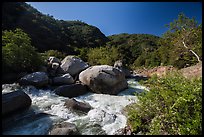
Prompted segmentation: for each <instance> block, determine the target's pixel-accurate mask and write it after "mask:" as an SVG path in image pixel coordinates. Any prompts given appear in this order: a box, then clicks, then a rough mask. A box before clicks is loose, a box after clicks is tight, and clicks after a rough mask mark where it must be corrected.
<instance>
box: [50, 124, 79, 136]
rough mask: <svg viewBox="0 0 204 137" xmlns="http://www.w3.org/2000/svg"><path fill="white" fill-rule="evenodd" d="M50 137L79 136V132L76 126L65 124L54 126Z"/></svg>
mask: <svg viewBox="0 0 204 137" xmlns="http://www.w3.org/2000/svg"><path fill="white" fill-rule="evenodd" d="M49 135H79V131H78V129H77V127H76V125H75V124H73V123H68V122H63V123H60V124H56V125H54V126H53V128H52V129H51V131H50V132H49Z"/></svg>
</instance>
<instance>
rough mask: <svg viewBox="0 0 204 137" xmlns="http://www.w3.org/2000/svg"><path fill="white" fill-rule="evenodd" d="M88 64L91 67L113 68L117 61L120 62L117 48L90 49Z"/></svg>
mask: <svg viewBox="0 0 204 137" xmlns="http://www.w3.org/2000/svg"><path fill="white" fill-rule="evenodd" d="M87 56H88V62H89V63H90V64H91V65H111V66H113V65H114V63H115V61H116V60H119V59H120V58H119V54H118V50H117V48H115V47H114V46H112V47H108V46H106V47H99V48H93V49H90V50H89V52H88V54H87Z"/></svg>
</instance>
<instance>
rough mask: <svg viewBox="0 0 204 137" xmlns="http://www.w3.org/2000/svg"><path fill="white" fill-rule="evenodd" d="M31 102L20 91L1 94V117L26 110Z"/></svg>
mask: <svg viewBox="0 0 204 137" xmlns="http://www.w3.org/2000/svg"><path fill="white" fill-rule="evenodd" d="M31 102H32V100H31V99H30V97H29V96H28V95H27V94H26V93H25V92H23V91H22V90H17V91H13V92H9V93H5V94H2V116H7V115H9V114H13V113H17V112H18V111H23V110H26V109H27V108H29V107H30V106H31Z"/></svg>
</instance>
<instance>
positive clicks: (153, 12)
mask: <svg viewBox="0 0 204 137" xmlns="http://www.w3.org/2000/svg"><path fill="white" fill-rule="evenodd" d="M27 3H28V4H30V5H31V6H33V7H34V8H36V9H37V10H38V11H40V12H42V13H43V14H49V15H52V16H53V17H54V18H55V19H59V20H81V21H83V22H85V23H87V24H89V25H93V26H96V27H98V28H99V29H100V30H101V32H102V33H104V34H105V35H106V36H109V35H113V34H120V33H129V34H134V33H135V34H138V33H139V34H153V35H157V36H161V35H162V34H163V33H164V32H165V31H166V30H167V28H166V27H165V24H169V23H170V22H172V21H173V20H174V19H176V18H177V17H178V14H179V13H180V12H183V13H184V14H185V15H186V16H188V17H190V18H192V17H195V19H196V20H197V21H198V23H202V4H201V3H200V2H27Z"/></svg>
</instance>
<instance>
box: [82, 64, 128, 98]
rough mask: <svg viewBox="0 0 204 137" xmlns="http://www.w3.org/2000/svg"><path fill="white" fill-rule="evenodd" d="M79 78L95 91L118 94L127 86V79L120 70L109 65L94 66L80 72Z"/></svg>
mask: <svg viewBox="0 0 204 137" xmlns="http://www.w3.org/2000/svg"><path fill="white" fill-rule="evenodd" d="M79 80H80V81H81V82H82V83H83V84H85V85H87V86H88V87H89V88H90V89H91V90H92V91H93V92H95V93H102V94H110V95H116V94H118V93H119V92H120V91H122V90H124V89H125V88H127V86H128V84H127V80H126V79H125V75H124V73H122V72H121V71H120V70H118V69H116V68H114V67H112V66H108V65H98V66H92V67H89V68H88V69H86V70H84V71H82V72H81V73H80V74H79Z"/></svg>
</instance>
